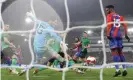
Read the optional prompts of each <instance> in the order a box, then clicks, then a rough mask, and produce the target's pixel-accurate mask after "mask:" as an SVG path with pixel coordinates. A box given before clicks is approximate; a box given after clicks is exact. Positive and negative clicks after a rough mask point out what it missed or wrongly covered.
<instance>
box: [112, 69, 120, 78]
mask: <svg viewBox="0 0 133 80" xmlns="http://www.w3.org/2000/svg"><path fill="white" fill-rule="evenodd" d="M119 75H121V71H120V70H119V71H118V72H117V71H116V72H115V75H114V76H113V77H118V76H119Z"/></svg>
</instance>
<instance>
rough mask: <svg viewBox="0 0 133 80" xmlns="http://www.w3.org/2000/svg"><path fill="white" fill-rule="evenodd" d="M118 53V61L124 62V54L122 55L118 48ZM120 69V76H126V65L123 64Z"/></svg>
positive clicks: (120, 49)
mask: <svg viewBox="0 0 133 80" xmlns="http://www.w3.org/2000/svg"><path fill="white" fill-rule="evenodd" d="M118 52H119V54H120V55H119V56H120V61H121V62H125V61H126V59H125V56H124V54H123V51H122V48H119V49H118ZM122 67H123V72H122V76H126V75H127V70H126V65H125V64H123V65H122Z"/></svg>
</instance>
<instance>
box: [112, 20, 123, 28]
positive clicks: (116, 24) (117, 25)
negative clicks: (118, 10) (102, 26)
mask: <svg viewBox="0 0 133 80" xmlns="http://www.w3.org/2000/svg"><path fill="white" fill-rule="evenodd" d="M120 26H121V24H120V19H114V27H120Z"/></svg>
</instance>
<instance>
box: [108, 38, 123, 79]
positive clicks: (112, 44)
mask: <svg viewBox="0 0 133 80" xmlns="http://www.w3.org/2000/svg"><path fill="white" fill-rule="evenodd" d="M109 46H110V49H111V53H112V57H113V61H114V62H120V56H119V53H118V49H117V47H118V40H117V39H116V38H112V39H111V40H109ZM115 68H116V72H115V74H114V77H117V76H119V75H120V74H121V71H120V68H119V65H115Z"/></svg>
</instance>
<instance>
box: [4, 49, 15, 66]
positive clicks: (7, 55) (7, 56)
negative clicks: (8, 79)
mask: <svg viewBox="0 0 133 80" xmlns="http://www.w3.org/2000/svg"><path fill="white" fill-rule="evenodd" d="M2 52H3V54H4V57H3V60H4V62H6V63H7V64H8V66H10V65H11V57H12V55H13V52H12V50H11V48H5V49H3V51H2Z"/></svg>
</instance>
